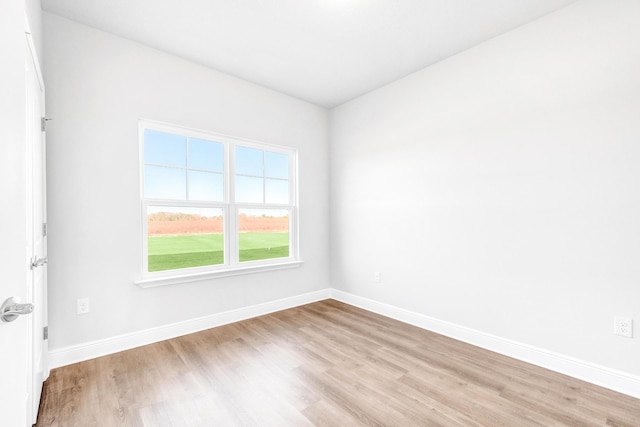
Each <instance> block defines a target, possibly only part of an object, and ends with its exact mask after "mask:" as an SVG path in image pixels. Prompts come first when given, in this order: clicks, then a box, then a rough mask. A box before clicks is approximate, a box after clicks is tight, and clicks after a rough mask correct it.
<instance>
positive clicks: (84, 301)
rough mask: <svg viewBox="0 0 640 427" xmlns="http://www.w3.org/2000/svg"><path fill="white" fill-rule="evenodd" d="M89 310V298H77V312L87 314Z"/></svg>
mask: <svg viewBox="0 0 640 427" xmlns="http://www.w3.org/2000/svg"><path fill="white" fill-rule="evenodd" d="M88 312H89V298H78V305H77V313H78V314H87V313H88Z"/></svg>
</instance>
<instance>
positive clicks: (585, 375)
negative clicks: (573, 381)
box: [331, 289, 640, 399]
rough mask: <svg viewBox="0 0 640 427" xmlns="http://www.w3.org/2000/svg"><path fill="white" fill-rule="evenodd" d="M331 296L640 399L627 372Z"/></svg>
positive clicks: (636, 382) (639, 381)
mask: <svg viewBox="0 0 640 427" xmlns="http://www.w3.org/2000/svg"><path fill="white" fill-rule="evenodd" d="M331 297H332V298H333V299H335V300H337V301H341V302H344V303H346V304H350V305H353V306H356V307H360V308H363V309H365V310H368V311H371V312H374V313H378V314H381V315H383V316H386V317H391V318H392V319H396V320H399V321H401V322H405V323H409V324H411V325H414V326H418V327H420V328H423V329H427V330H429V331H432V332H436V333H438V334H441V335H445V336H448V337H451V338H454V339H457V340H459V341H463V342H466V343H469V344H473V345H475V346H477V347H481V348H484V349H487V350H491V351H494V352H496V353H500V354H503V355H505V356H509V357H513V358H514V359H518V360H522V361H523V362H527V363H531V364H533V365H537V366H540V367H543V368H546V369H549V370H552V371H555V372H559V373H561V374H565V375H568V376H571V377H574V378H578V379H580V380H583V381H587V382H589V383H592V384H596V385H598V386H601V387H605V388H608V389H610V390H614V391H617V392H620V393H624V394H627V395H629V396H632V397H635V398H639V399H640V377H638V376H636V375H633V374H630V373H626V372H621V371H617V370H615V369H611V368H607V367H605V366H600V365H596V364H594V363H590V362H587V361H584V360H580V359H576V358H573V357H570V356H566V355H563V354H558V353H555V352H552V351H548V350H544V349H541V348H538V347H534V346H531V345H527V344H522V343H519V342H517V341H512V340H508V339H505V338H501V337H498V336H495V335H491V334H487V333H484V332H480V331H477V330H474V329H471V328H467V327H464V326H460V325H456V324H453V323H450V322H445V321H442V320H439V319H435V318H433V317H429V316H426V315H424V314H419V313H415V312H412V311H409V310H405V309H402V308H398V307H395V306H392V305H389V304H384V303H381V302H378V301H374V300H371V299H368V298H363V297H360V296H357V295H353V294H350V293H347V292H343V291H339V290H337V289H333V290H332V291H331Z"/></svg>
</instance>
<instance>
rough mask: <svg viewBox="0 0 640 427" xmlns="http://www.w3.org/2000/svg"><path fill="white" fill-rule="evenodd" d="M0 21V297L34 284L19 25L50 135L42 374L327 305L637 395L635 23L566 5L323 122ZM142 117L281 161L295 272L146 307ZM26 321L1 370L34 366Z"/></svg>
mask: <svg viewBox="0 0 640 427" xmlns="http://www.w3.org/2000/svg"><path fill="white" fill-rule="evenodd" d="M5 3H7V4H6V5H4V6H3V12H2V13H1V14H0V47H1V48H2V49H1V50H2V52H6V55H5V54H4V53H3V65H2V67H0V92H1V93H2V94H3V96H2V100H1V101H0V120H1V121H2V125H1V126H0V139H2V141H3V142H2V144H1V146H0V178H1V180H2V183H1V184H0V199H2V200H5V201H7V203H6V206H9V208H6V207H5V208H3V209H0V224H2V231H1V234H2V238H1V239H0V240H1V242H0V254H1V255H0V271H2V273H0V280H1V281H4V282H6V283H9V282H11V283H16V284H19V285H20V286H23V287H24V286H25V284H26V282H27V280H31V279H29V277H31V276H28V277H27V275H28V274H29V275H30V274H31V271H33V269H28V270H27V269H26V268H25V262H24V258H25V257H24V250H23V249H24V247H25V244H24V241H25V238H26V236H25V233H24V232H23V230H25V229H27V228H28V227H29V226H28V224H27V222H28V221H29V218H30V216H29V215H31V214H32V213H31V210H30V209H31V207H30V205H29V202H28V197H29V196H28V194H29V191H30V190H29V188H27V186H28V185H30V184H28V182H27V181H26V180H25V176H26V175H27V173H31V172H30V171H31V169H28V166H27V164H28V162H29V159H30V157H29V156H31V155H32V153H31V152H30V151H29V150H28V149H27V148H25V145H23V144H22V143H21V141H24V140H26V138H27V136H28V135H26V134H25V128H27V127H28V123H27V120H28V113H25V111H26V110H27V105H25V97H26V95H27V94H26V91H27V89H23V87H24V86H25V77H24V63H25V61H26V60H27V53H25V52H27V51H26V50H25V41H24V21H25V19H26V21H27V25H28V27H29V29H30V34H29V36H30V39H29V40H31V43H32V49H33V50H34V51H35V52H36V58H37V61H38V62H39V63H40V65H41V69H42V71H41V72H42V76H43V79H44V80H43V83H44V87H45V88H46V104H45V109H46V117H48V118H52V120H51V121H50V122H48V123H47V129H46V185H47V191H46V206H47V212H46V223H47V230H46V235H47V245H48V247H47V255H48V259H49V262H48V264H47V266H46V269H47V270H46V271H47V282H48V285H47V286H48V291H47V295H46V298H47V301H48V304H47V306H48V309H47V316H48V324H47V326H48V330H47V331H48V344H47V345H48V349H47V350H46V351H47V357H48V363H49V368H51V369H53V368H58V367H62V366H66V365H70V364H72V363H76V362H80V361H84V360H89V359H92V358H95V357H99V356H104V355H108V354H113V353H116V352H118V351H123V350H126V349H130V348H136V347H139V346H142V345H146V344H150V343H155V342H158V341H161V340H165V339H170V338H174V337H178V336H182V335H186V334H189V333H193V332H196V331H202V330H206V329H208V328H213V327H216V326H220V325H226V324H229V323H231V322H235V321H242V320H245V319H250V318H253V317H256V316H260V315H265V314H269V313H274V312H277V311H279V310H285V309H289V308H293V307H298V306H301V305H304V304H309V303H313V302H317V301H323V300H327V299H334V300H337V301H340V302H342V303H345V304H350V305H352V306H356V307H360V308H363V309H365V310H369V311H371V312H375V313H378V314H381V315H384V316H387V317H391V318H394V319H397V320H400V321H403V322H406V323H409V324H412V325H415V326H418V327H420V328H423V329H427V330H429V331H433V332H436V333H439V334H442V335H445V336H448V337H451V338H455V339H457V340H460V341H464V342H466V343H470V344H473V345H476V346H478V347H481V348H484V349H488V350H491V351H495V352H497V353H500V354H503V355H507V356H510V357H513V358H516V359H518V360H521V361H525V362H528V363H532V364H534V365H538V366H542V367H544V368H548V369H551V370H553V371H556V372H559V373H562V374H566V375H569V376H572V377H575V378H578V379H581V380H584V381H587V382H590V383H593V384H596V385H599V386H602V387H605V388H609V389H612V390H615V391H618V392H621V393H624V394H627V395H629V396H632V397H635V398H640V363H639V362H638V361H639V360H640V339H639V334H638V332H637V328H638V326H637V325H638V323H637V322H639V321H640V263H639V262H638V260H639V259H640V226H639V225H638V224H639V221H638V219H639V218H640V186H639V183H640V179H639V178H640V176H639V170H640V169H639V168H638V159H640V127H639V126H638V122H639V119H638V118H639V117H640V79H639V78H638V76H639V75H640V5H639V4H638V2H635V1H632V0H614V1H605V0H579V1H575V2H565V3H566V4H567V6H566V7H563V8H560V9H558V10H556V11H553V12H551V13H549V14H546V15H544V16H541V17H539V18H538V19H535V20H533V21H531V22H528V23H525V24H524V25H521V26H518V27H517V28H515V29H512V30H509V31H506V32H504V33H501V34H498V35H496V36H495V37H491V38H489V39H487V40H485V41H483V42H482V43H480V44H477V45H475V46H473V47H470V48H469V49H466V50H463V51H461V52H459V53H456V54H454V55H452V56H449V57H446V58H442V59H441V60H438V61H437V62H435V63H433V64H431V65H429V66H427V67H426V68H421V69H419V70H417V71H415V72H413V73H411V74H409V75H406V76H403V77H401V78H398V79H396V80H394V81H392V82H390V83H388V84H384V85H382V86H380V87H377V88H373V89H372V90H370V91H366V92H365V93H359V94H358V95H357V96H353V97H350V98H348V99H346V100H344V101H342V102H339V103H336V104H335V105H333V104H331V101H327V103H326V104H322V103H321V102H312V101H309V100H304V99H302V98H301V97H296V96H292V95H291V94H286V93H282V92H280V91H278V90H274V89H273V88H269V87H265V86H264V85H261V84H256V83H255V82H250V81H248V80H246V79H243V78H240V77H236V76H233V75H230V74H228V73H224V72H222V71H219V70H216V69H213V68H211V67H207V66H204V65H202V64H201V63H197V62H194V61H192V60H189V59H185V58H183V57H179V56H178V55H175V54H172V53H167V52H165V51H162V50H160V49H157V48H155V47H153V46H148V45H145V44H142V43H140V42H137V41H132V40H129V39H127V38H125V37H122V36H120V35H116V34H112V33H109V32H107V31H103V30H99V29H96V28H93V27H91V26H89V25H86V24H83V23H80V22H76V21H74V20H72V19H69V18H67V17H64V16H62V13H61V12H59V11H58V12H53V11H47V10H46V7H45V10H41V6H40V2H39V1H38V0H29V1H26V2H25V3H24V4H23V2H5ZM44 3H45V2H44V1H43V4H44ZM50 3H51V4H53V0H51V1H50ZM70 3H72V2H65V4H70ZM25 16H26V18H25ZM256 55H257V53H256ZM318 96H319V98H318V99H320V95H318ZM314 99H315V98H314ZM144 118H151V119H153V120H158V121H160V122H167V123H172V124H176V125H180V126H184V127H187V128H193V129H202V130H208V131H211V132H217V133H220V134H224V135H233V136H236V137H239V138H245V139H247V140H256V141H264V142H267V143H273V144H279V145H282V146H286V147H290V148H291V149H293V150H295V151H296V153H297V161H298V164H297V165H298V171H297V172H298V195H297V197H298V200H297V202H298V205H297V207H296V208H297V209H298V210H299V223H298V226H297V227H298V229H297V230H296V231H297V233H298V236H299V250H300V255H301V257H303V258H304V263H301V262H299V263H297V264H296V267H297V268H282V269H274V270H269V271H261V272H259V273H254V274H241V275H233V276H224V277H222V276H221V277H216V278H204V279H201V280H191V281H189V282H188V283H182V284H177V285H175V284H172V285H168V286H157V287H146V288H143V287H140V286H136V285H135V283H134V282H136V281H139V280H140V271H141V243H140V242H141V237H140V236H141V232H142V225H141V219H140V209H141V208H140V207H141V204H140V187H139V182H140V152H139V150H140V147H139V144H138V131H139V129H138V123H139V120H140V119H144ZM31 167H33V166H31ZM36 261H37V260H36ZM25 271H26V273H25ZM6 286H7V292H9V291H11V292H13V290H12V289H13V288H9V287H8V286H9V285H6ZM0 289H2V290H3V293H2V294H1V295H0V299H2V301H4V299H5V298H7V297H9V296H11V295H4V290H5V288H4V287H3V285H0ZM20 289H22V288H20ZM80 299H86V304H87V305H86V306H85V308H86V311H89V305H88V300H89V299H90V302H91V305H90V311H89V312H88V313H86V314H83V315H80V316H79V315H78V314H77V310H76V309H77V308H78V307H77V306H76V303H77V302H78V300H80ZM2 301H0V302H2ZM35 309H36V310H38V307H37V306H36V307H35ZM35 312H36V311H34V313H35ZM614 319H622V321H624V322H628V323H624V325H627V326H628V328H630V329H631V331H632V330H633V320H636V331H635V333H634V332H630V334H631V337H628V336H621V334H616V333H614V332H619V331H618V330H617V329H616V326H617V324H616V325H614ZM21 322H23V319H18V320H17V321H16V322H14V323H6V324H4V323H0V333H2V335H0V338H2V344H1V345H0V354H2V353H3V352H4V350H2V349H5V348H8V347H9V346H10V343H11V345H13V344H14V343H17V344H16V345H17V346H18V347H20V346H22V347H24V349H25V350H24V356H25V357H27V356H28V354H27V348H29V349H30V348H31V347H28V345H30V344H28V343H27V338H25V337H24V336H23V335H21V334H22V332H20V331H23V332H24V331H25V330H26V328H27V326H26V323H24V322H23V323H24V325H18V324H20V323H21ZM10 325H14V326H15V325H18V326H16V330H15V331H14V330H13V329H11V330H10V329H9V327H10ZM29 351H31V350H29ZM5 357H9V356H7V355H3V356H0V362H1V363H0V365H2V364H4V365H5V366H0V369H3V370H2V371H0V372H5V370H10V369H7V365H8V364H9V363H10V362H9V359H6V360H5ZM10 374H11V375H12V376H9V377H7V378H9V380H10V381H13V382H15V383H16V384H18V383H21V381H22V380H21V378H20V377H19V375H21V374H20V372H12V373H10ZM3 383H4V381H3ZM25 387H26V386H25ZM5 395H6V396H7V399H9V397H10V395H9V394H8V392H7V391H0V397H4V396H5ZM7 401H8V400H7ZM0 402H2V399H0ZM0 406H2V403H0ZM4 409H5V408H3V410H4ZM15 416H16V418H14V419H16V420H20V422H19V423H18V424H16V425H22V424H21V423H22V421H23V420H24V418H23V417H24V414H23V413H22V412H20V414H18V415H15Z"/></svg>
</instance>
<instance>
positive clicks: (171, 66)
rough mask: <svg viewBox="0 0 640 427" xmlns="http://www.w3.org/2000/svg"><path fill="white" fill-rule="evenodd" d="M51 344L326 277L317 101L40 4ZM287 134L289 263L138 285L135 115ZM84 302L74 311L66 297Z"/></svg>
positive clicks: (219, 307) (308, 287)
mask: <svg viewBox="0 0 640 427" xmlns="http://www.w3.org/2000/svg"><path fill="white" fill-rule="evenodd" d="M44 26H45V65H46V71H47V72H46V84H47V88H48V93H47V101H48V102H47V111H48V115H49V116H51V117H52V118H53V121H52V122H50V126H49V128H48V132H47V138H48V144H49V151H48V155H49V157H48V162H49V163H48V167H49V170H48V185H49V191H48V196H49V233H50V234H49V254H50V263H49V290H50V320H49V323H50V349H51V350H53V351H55V350H56V349H60V348H63V347H66V346H71V345H76V344H83V343H87V342H89V341H92V340H99V339H104V338H109V337H113V336H116V335H120V334H125V333H132V332H138V331H142V330H145V329H147V328H153V327H156V326H159V325H165V324H171V323H174V322H180V321H183V320H188V319H193V318H197V317H200V316H205V315H210V314H215V313H219V312H223V311H226V310H232V309H235V308H239V307H245V306H250V305H253V304H258V303H262V302H267V301H272V300H276V299H280V298H286V297H290V296H294V295H299V294H303V293H306V292H311V291H315V290H319V289H325V288H327V287H328V286H329V250H328V245H329V236H328V235H329V219H328V216H329V213H328V179H327V174H328V141H327V137H328V112H327V111H326V110H325V109H322V108H319V107H316V106H313V105H311V104H308V103H305V102H302V101H299V100H296V99H294V98H290V97H287V96H284V95H281V94H278V93H276V92H273V91H270V90H267V89H264V88H262V87H259V86H256V85H253V84H249V83H247V82H244V81H242V80H239V79H236V78H233V77H230V76H227V75H224V74H222V73H219V72H215V71H212V70H209V69H206V68H204V67H201V66H198V65H195V64H193V63H190V62H187V61H184V60H182V59H179V58H177V57H174V56H171V55H167V54H164V53H161V52H159V51H156V50H153V49H150V48H147V47H144V46H142V45H139V44H136V43H132V42H130V41H126V40H124V39H121V38H117V37H115V36H112V35H108V34H106V33H103V32H100V31H97V30H94V29H91V28H88V27H85V26H82V25H79V24H76V23H73V22H71V21H68V20H65V19H62V18H60V17H57V16H55V15H51V14H47V13H45V14H44ZM139 118H148V119H154V120H160V121H165V122H169V123H175V124H179V125H183V126H188V127H194V128H198V129H205V130H209V131H213V132H218V133H223V134H228V135H234V136H238V137H242V138H249V139H255V140H260V141H264V142H268V143H276V144H281V145H286V146H290V147H295V148H297V149H298V150H299V166H300V217H301V221H300V249H301V255H302V257H303V259H304V261H305V263H304V265H303V266H302V267H301V268H296V269H290V270H280V271H275V272H268V273H262V274H253V275H244V276H237V277H233V278H223V279H216V280H209V281H205V282H197V283H189V284H183V285H174V286H165V287H160V288H152V289H141V288H139V287H137V286H136V285H134V283H133V281H134V280H135V279H136V278H138V277H139V275H140V269H141V266H140V263H141V256H140V241H141V240H140V232H141V231H140V227H141V226H140V222H141V220H140V203H139V190H138V186H139V184H138V179H139V178H138V176H139V175H138V174H139V169H138V168H139V165H138V137H137V132H138V130H137V129H138V119H139ZM80 297H88V298H90V301H91V312H90V313H89V314H86V315H82V316H77V315H76V314H75V310H76V306H75V305H76V299H77V298H80Z"/></svg>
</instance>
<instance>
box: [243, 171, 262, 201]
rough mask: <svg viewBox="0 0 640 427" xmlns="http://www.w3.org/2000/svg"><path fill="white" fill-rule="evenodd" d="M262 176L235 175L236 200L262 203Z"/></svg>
mask: <svg viewBox="0 0 640 427" xmlns="http://www.w3.org/2000/svg"><path fill="white" fill-rule="evenodd" d="M262 182H263V179H262V178H254V177H250V176H236V202H243V203H264V197H263V194H262V192H263V188H262Z"/></svg>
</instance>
